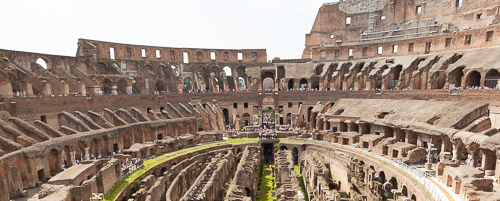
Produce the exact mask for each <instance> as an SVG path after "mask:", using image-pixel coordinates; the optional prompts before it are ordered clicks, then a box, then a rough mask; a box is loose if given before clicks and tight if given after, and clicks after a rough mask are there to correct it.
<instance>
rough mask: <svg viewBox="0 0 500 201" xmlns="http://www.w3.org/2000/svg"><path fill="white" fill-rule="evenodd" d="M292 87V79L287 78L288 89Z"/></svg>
mask: <svg viewBox="0 0 500 201" xmlns="http://www.w3.org/2000/svg"><path fill="white" fill-rule="evenodd" d="M291 89H293V79H289V80H288V90H291Z"/></svg>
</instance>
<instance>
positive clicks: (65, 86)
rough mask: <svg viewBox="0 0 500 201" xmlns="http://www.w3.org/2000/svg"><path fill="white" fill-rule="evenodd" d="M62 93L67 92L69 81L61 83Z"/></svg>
mask: <svg viewBox="0 0 500 201" xmlns="http://www.w3.org/2000/svg"><path fill="white" fill-rule="evenodd" d="M63 93H65V94H69V83H67V82H64V84H63Z"/></svg>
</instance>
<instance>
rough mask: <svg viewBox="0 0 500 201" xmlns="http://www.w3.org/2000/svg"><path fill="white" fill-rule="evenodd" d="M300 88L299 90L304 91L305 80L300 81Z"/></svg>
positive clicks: (305, 86)
mask: <svg viewBox="0 0 500 201" xmlns="http://www.w3.org/2000/svg"><path fill="white" fill-rule="evenodd" d="M300 88H301V89H306V88H307V80H306V79H301V80H300Z"/></svg>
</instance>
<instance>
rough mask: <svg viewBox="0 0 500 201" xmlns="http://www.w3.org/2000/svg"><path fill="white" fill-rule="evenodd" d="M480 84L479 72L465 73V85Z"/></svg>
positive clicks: (475, 85) (476, 85)
mask: <svg viewBox="0 0 500 201" xmlns="http://www.w3.org/2000/svg"><path fill="white" fill-rule="evenodd" d="M480 85H481V74H480V73H479V72H477V71H472V72H470V73H469V74H468V75H467V78H466V80H465V86H468V87H478V86H480Z"/></svg>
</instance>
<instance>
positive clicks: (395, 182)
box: [389, 177, 398, 189]
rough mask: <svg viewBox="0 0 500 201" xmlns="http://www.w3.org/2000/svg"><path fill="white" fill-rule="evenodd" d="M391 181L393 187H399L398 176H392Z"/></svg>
mask: <svg viewBox="0 0 500 201" xmlns="http://www.w3.org/2000/svg"><path fill="white" fill-rule="evenodd" d="M389 183H391V189H398V180H397V179H396V177H391V179H390V180H389Z"/></svg>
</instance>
